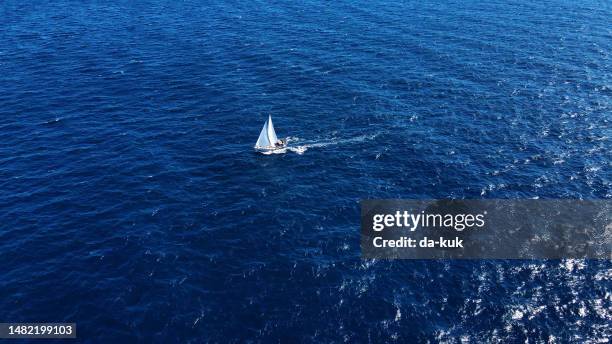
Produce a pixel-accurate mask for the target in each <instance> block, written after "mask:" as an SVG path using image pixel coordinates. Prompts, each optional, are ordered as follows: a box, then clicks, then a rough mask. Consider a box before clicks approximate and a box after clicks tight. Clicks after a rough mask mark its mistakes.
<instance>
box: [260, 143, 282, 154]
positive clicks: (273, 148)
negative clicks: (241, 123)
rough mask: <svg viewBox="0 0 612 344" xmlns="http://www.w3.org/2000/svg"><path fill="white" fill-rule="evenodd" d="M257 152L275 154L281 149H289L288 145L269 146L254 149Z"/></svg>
mask: <svg viewBox="0 0 612 344" xmlns="http://www.w3.org/2000/svg"><path fill="white" fill-rule="evenodd" d="M254 148H255V151H256V152H260V153H266V152H274V151H277V150H280V149H285V148H287V144H286V143H285V144H284V145H282V146H267V147H254Z"/></svg>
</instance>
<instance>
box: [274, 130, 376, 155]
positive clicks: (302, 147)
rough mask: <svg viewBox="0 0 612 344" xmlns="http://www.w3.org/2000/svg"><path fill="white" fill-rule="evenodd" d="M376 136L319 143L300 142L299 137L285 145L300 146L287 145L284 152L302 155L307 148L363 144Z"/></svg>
mask: <svg viewBox="0 0 612 344" xmlns="http://www.w3.org/2000/svg"><path fill="white" fill-rule="evenodd" d="M377 136H378V134H371V135H360V136H356V137H351V138H346V139H343V138H331V139H327V140H321V141H302V140H301V139H300V138H299V137H288V138H287V143H291V142H300V143H302V144H301V145H296V146H291V145H289V147H287V148H286V149H285V150H290V151H292V152H294V153H297V154H304V152H306V151H307V150H308V149H309V148H321V147H328V146H332V145H341V144H349V143H356V142H364V141H368V140H373V139H375V138H376V137H377Z"/></svg>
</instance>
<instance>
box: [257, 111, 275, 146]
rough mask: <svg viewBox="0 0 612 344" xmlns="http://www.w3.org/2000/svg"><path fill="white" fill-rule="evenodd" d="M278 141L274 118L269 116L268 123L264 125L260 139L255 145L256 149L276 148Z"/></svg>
mask: <svg viewBox="0 0 612 344" xmlns="http://www.w3.org/2000/svg"><path fill="white" fill-rule="evenodd" d="M276 141H278V138H277V137H276V132H275V131H274V124H272V116H268V120H267V121H266V123H264V126H263V128H262V129H261V133H259V138H258V139H257V143H255V148H268V147H274V145H275V144H276Z"/></svg>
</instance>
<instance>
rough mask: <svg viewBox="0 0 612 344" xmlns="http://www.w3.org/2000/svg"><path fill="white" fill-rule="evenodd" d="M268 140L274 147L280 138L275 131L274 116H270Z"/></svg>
mask: <svg viewBox="0 0 612 344" xmlns="http://www.w3.org/2000/svg"><path fill="white" fill-rule="evenodd" d="M268 140H269V141H270V145H271V146H274V144H276V141H278V138H277V137H276V132H275V131H274V125H273V124H272V116H270V115H268Z"/></svg>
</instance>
